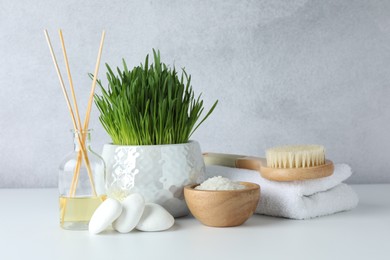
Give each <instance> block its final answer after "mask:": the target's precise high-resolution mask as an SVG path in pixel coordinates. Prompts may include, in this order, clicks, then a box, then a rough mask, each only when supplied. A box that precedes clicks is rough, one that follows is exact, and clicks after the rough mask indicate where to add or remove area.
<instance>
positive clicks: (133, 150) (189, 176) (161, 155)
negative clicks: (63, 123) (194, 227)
mask: <svg viewBox="0 0 390 260" xmlns="http://www.w3.org/2000/svg"><path fill="white" fill-rule="evenodd" d="M102 157H103V159H104V161H105V162H106V169H107V170H106V189H107V196H109V197H112V198H116V199H119V200H122V199H124V198H125V197H127V196H128V195H129V194H131V193H140V194H142V195H143V196H144V198H145V201H146V202H154V203H158V204H160V205H161V206H163V207H164V208H165V209H167V210H168V211H169V213H171V214H172V215H173V216H174V217H180V216H185V215H187V214H188V213H189V211H188V208H187V205H186V203H185V200H184V194H183V188H184V186H186V185H189V184H195V183H200V182H202V181H203V180H204V169H205V166H204V162H203V157H202V152H201V149H200V146H199V143H198V142H196V141H189V142H188V143H185V144H171V145H141V146H121V145H112V144H106V145H104V147H103V153H102Z"/></svg>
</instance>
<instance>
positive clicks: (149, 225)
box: [136, 203, 175, 231]
mask: <svg viewBox="0 0 390 260" xmlns="http://www.w3.org/2000/svg"><path fill="white" fill-rule="evenodd" d="M174 223H175V219H174V218H173V216H172V215H171V214H169V212H168V211H166V210H165V209H164V208H163V207H161V206H160V205H158V204H155V203H147V204H146V205H145V209H144V213H143V214H142V217H141V219H140V221H139V223H138V225H137V226H136V229H138V230H140V231H162V230H167V229H169V228H171V227H172V226H173V224H174Z"/></svg>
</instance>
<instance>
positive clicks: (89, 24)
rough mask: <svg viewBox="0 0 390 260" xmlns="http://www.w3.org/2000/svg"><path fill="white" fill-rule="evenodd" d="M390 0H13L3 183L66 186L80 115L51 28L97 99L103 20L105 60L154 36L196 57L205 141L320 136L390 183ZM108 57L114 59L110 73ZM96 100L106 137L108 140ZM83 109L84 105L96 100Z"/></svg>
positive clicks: (155, 41) (1, 106) (98, 137)
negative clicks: (75, 117) (63, 171)
mask: <svg viewBox="0 0 390 260" xmlns="http://www.w3.org/2000/svg"><path fill="white" fill-rule="evenodd" d="M389 14H390V1H378V0H376V1H363V0H360V1H359V0H344V1H337V0H326V1H323V0H308V1H306V0H294V1H290V0H262V1H261V0H259V1H233V0H228V1H226V0H224V1H222V0H221V1H179V0H175V1H157V0H156V1H113V0H112V1H92V0H88V1H76V0H68V1H49V0H45V1H27V0H23V1H20V0H18V1H4V0H1V3H0V57H1V62H0V88H1V91H0V187H49V186H56V182H57V166H58V163H59V162H60V160H61V158H62V157H63V156H64V155H65V154H66V153H67V152H68V151H70V150H71V149H72V136H71V134H70V133H69V131H68V129H70V128H71V127H72V124H71V121H70V118H69V115H68V112H67V109H66V105H65V102H64V98H63V96H62V93H61V90H60V87H59V83H58V80H57V76H56V74H55V71H54V67H53V64H52V62H51V59H50V55H49V51H48V48H47V45H46V42H45V39H44V35H43V29H44V28H47V29H48V30H49V32H50V34H51V38H52V41H53V45H54V48H55V50H56V53H57V58H58V59H59V62H60V64H61V66H62V72H63V74H64V75H65V69H64V66H63V64H64V63H63V60H62V55H61V52H60V44H59V41H58V34H57V29H59V28H62V29H63V32H64V37H65V41H66V43H67V49H68V55H69V59H70V66H71V69H72V71H73V78H74V82H75V85H76V91H77V94H78V97H79V104H80V107H81V109H82V111H85V108H86V103H87V97H88V93H89V89H90V84H91V82H90V80H89V78H88V77H87V76H86V75H87V72H92V71H93V69H94V64H95V60H96V55H97V49H98V45H99V40H100V34H101V30H102V29H106V31H107V35H106V42H105V47H104V51H103V57H102V61H103V62H108V63H109V64H111V65H120V62H121V58H122V57H124V58H125V59H126V60H127V62H128V64H129V65H136V64H139V63H140V62H142V61H143V60H144V57H145V55H146V54H147V53H151V50H152V48H158V49H160V50H161V53H162V58H163V61H164V62H166V63H170V64H173V63H174V64H175V65H176V67H178V68H180V67H185V68H186V70H187V71H188V72H189V73H190V74H192V77H193V87H194V89H195V91H196V92H197V93H200V92H203V97H204V100H205V102H206V107H209V106H210V105H211V104H212V102H213V101H214V100H215V99H219V101H220V103H219V106H218V108H217V110H216V111H215V113H214V114H213V115H212V116H211V118H210V119H209V120H208V121H206V123H205V124H204V125H203V126H202V127H201V128H200V129H199V131H198V132H197V133H196V134H195V135H194V136H193V139H197V140H198V141H200V143H201V146H202V149H203V151H218V152H230V153H242V154H248V155H258V156H261V155H263V154H264V151H265V149H266V148H267V147H270V146H274V145H280V144H294V143H320V144H323V145H325V147H327V153H328V157H329V158H332V159H333V160H334V161H335V162H346V163H349V164H350V165H351V166H352V167H353V169H354V171H355V174H354V176H353V177H352V178H351V179H350V180H349V182H350V183H379V182H390V175H389V168H390V160H388V158H389V152H388V151H389V149H388V148H389V144H390V133H389V128H390V123H389V122H390V102H389V97H390V87H389V84H390V73H389V72H390V15H389ZM104 72H105V68H104V67H102V70H101V72H100V76H103V75H104V74H103V73H104ZM96 110H97V109H96V108H95V107H94V110H93V115H92V119H91V127H92V128H94V129H95V131H94V135H93V146H94V148H95V150H96V151H101V147H102V144H104V143H106V142H109V141H110V139H109V137H108V136H107V135H106V134H105V132H104V130H103V128H102V127H101V126H100V123H99V121H98V113H97V111H96ZM83 114H84V113H83Z"/></svg>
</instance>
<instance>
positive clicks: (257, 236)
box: [0, 184, 390, 260]
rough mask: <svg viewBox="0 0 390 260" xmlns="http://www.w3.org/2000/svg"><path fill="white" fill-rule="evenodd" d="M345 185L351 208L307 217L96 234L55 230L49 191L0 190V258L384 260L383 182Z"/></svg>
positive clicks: (387, 222) (387, 232) (388, 212)
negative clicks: (351, 194) (350, 191)
mask: <svg viewBox="0 0 390 260" xmlns="http://www.w3.org/2000/svg"><path fill="white" fill-rule="evenodd" d="M353 188H354V189H355V191H356V192H357V193H358V194H359V198H360V202H359V206H358V207H357V208H356V209H354V210H352V211H348V212H342V213H338V214H335V215H331V216H326V217H321V218H316V219H312V220H289V219H283V218H273V217H267V216H261V215H254V216H253V217H252V218H250V219H249V220H248V221H247V222H246V223H244V224H243V225H242V226H239V227H234V228H212V227H206V226H203V225H202V224H200V223H199V222H197V220H195V219H194V218H192V217H185V218H180V219H177V220H176V223H175V225H174V227H173V228H171V229H170V230H168V231H164V232H140V231H132V232H130V233H128V234H119V233H116V232H114V231H108V232H105V233H103V234H100V235H91V234H89V233H88V232H87V231H67V230H63V229H61V228H60V227H59V221H58V219H59V216H58V198H57V190H56V189H0V220H1V229H0V259H3V260H8V259H53V260H54V259H67V260H73V259H107V260H111V259H112V260H114V259H134V260H138V259H198V260H201V259H221V260H225V259H244V258H247V257H253V259H390V184H388V185H353Z"/></svg>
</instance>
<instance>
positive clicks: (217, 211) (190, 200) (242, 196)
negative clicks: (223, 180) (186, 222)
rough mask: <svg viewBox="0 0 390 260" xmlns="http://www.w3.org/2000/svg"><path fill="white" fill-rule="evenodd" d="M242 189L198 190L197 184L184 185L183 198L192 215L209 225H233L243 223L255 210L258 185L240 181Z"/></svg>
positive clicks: (258, 192) (258, 197)
mask: <svg viewBox="0 0 390 260" xmlns="http://www.w3.org/2000/svg"><path fill="white" fill-rule="evenodd" d="M240 184H242V185H244V186H245V188H244V189H238V190H199V189H195V187H196V186H198V184H195V185H189V186H186V187H184V198H185V201H186V203H187V206H188V208H189V209H190V211H191V213H192V215H193V216H194V217H195V218H196V219H197V220H199V221H200V222H201V223H202V224H204V225H206V226H211V227H234V226H239V225H241V224H243V223H244V222H245V221H247V220H248V219H249V218H250V217H251V216H252V215H253V213H254V212H255V210H256V207H257V204H258V202H259V199H260V186H259V185H257V184H255V183H251V182H240Z"/></svg>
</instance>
